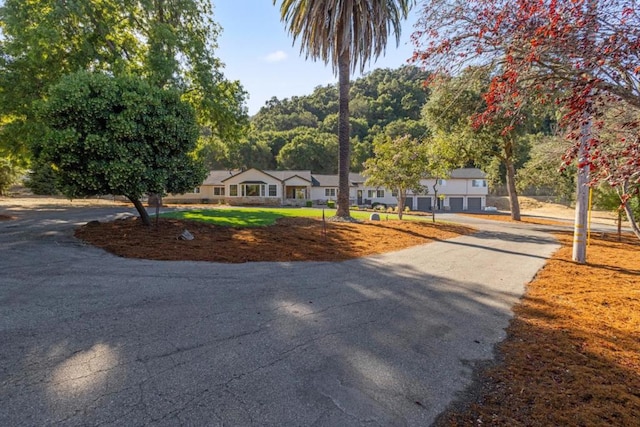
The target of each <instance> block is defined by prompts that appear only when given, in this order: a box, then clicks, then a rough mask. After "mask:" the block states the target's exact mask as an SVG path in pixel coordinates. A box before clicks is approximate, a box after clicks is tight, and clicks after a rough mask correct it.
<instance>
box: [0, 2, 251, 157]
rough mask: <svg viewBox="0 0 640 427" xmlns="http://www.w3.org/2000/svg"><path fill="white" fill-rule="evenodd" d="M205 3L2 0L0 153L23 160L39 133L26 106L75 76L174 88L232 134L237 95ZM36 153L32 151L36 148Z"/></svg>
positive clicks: (236, 126)
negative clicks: (132, 77) (133, 79)
mask: <svg viewBox="0 0 640 427" xmlns="http://www.w3.org/2000/svg"><path fill="white" fill-rule="evenodd" d="M212 16H213V15H212V7H211V4H210V1H209V0H175V1H165V0H122V1H119V0H103V1H93V0H75V1H60V0H30V1H23V0H5V1H4V4H3V5H2V6H0V124H2V126H1V127H0V152H2V151H4V152H11V153H14V157H16V158H20V159H22V160H23V162H25V163H26V162H27V161H28V159H29V157H30V148H32V147H30V144H31V143H34V142H36V143H37V142H39V141H40V140H41V139H42V137H43V134H44V128H43V126H42V124H41V123H40V122H39V121H38V116H37V114H36V110H35V108H34V106H35V104H36V103H37V101H38V100H41V99H44V97H45V95H46V93H47V91H48V89H49V87H50V86H51V85H53V84H55V83H56V82H58V81H59V79H60V78H61V77H62V76H64V75H66V74H69V73H72V72H76V71H79V70H92V71H105V72H108V73H110V74H112V75H115V76H120V75H127V74H136V75H141V76H143V77H145V78H147V79H148V80H149V81H150V82H151V83H152V84H153V85H156V86H158V87H162V88H175V89H177V90H179V91H180V92H181V93H182V94H183V95H182V96H183V97H184V99H185V100H187V101H189V102H190V103H191V104H192V105H193V106H194V107H196V111H197V114H198V115H197V117H198V122H199V123H200V124H201V125H202V126H206V127H208V128H209V129H210V131H211V132H212V133H214V134H217V135H220V136H221V137H223V138H227V137H230V136H233V135H236V134H237V133H238V132H239V130H240V128H241V127H242V126H243V125H244V121H245V120H246V112H245V109H244V107H243V101H244V97H245V93H244V91H243V90H242V88H241V87H240V85H239V83H238V82H232V81H228V80H226V79H225V78H224V75H223V73H222V64H221V62H220V60H219V59H218V58H216V57H215V55H214V49H215V48H216V38H217V36H218V34H219V32H220V27H219V26H218V25H217V24H215V23H214V22H213V21H212V19H211V17H212ZM35 150H36V151H38V148H37V147H36V148H35Z"/></svg>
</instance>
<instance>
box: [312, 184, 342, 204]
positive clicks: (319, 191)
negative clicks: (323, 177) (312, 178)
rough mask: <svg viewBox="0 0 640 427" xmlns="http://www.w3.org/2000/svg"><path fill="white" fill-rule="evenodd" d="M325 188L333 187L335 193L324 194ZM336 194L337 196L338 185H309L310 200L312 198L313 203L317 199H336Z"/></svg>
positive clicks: (324, 200)
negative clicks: (333, 194) (331, 194)
mask: <svg viewBox="0 0 640 427" xmlns="http://www.w3.org/2000/svg"><path fill="white" fill-rule="evenodd" d="M327 188H335V190H336V195H335V196H326V195H325V189H327ZM337 196H338V187H311V200H313V201H314V203H315V202H317V201H323V202H326V201H327V200H336V198H337Z"/></svg>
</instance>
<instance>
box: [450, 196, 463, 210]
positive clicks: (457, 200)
mask: <svg viewBox="0 0 640 427" xmlns="http://www.w3.org/2000/svg"><path fill="white" fill-rule="evenodd" d="M463 206H464V198H463V197H451V198H449V208H450V209H451V210H452V211H455V212H459V211H461V210H462V207H463Z"/></svg>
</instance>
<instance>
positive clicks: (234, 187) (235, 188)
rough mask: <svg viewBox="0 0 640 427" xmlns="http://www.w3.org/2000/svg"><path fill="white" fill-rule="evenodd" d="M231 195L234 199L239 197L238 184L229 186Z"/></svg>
mask: <svg viewBox="0 0 640 427" xmlns="http://www.w3.org/2000/svg"><path fill="white" fill-rule="evenodd" d="M229 195H230V196H234V197H235V196H237V195H238V186H237V185H236V184H232V185H230V186H229Z"/></svg>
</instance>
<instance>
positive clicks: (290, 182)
mask: <svg viewBox="0 0 640 427" xmlns="http://www.w3.org/2000/svg"><path fill="white" fill-rule="evenodd" d="M284 185H286V186H288V187H310V186H311V183H310V182H309V181H306V180H304V179H302V178H299V177H297V176H293V177H291V178H289V179H287V180H285V181H284Z"/></svg>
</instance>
